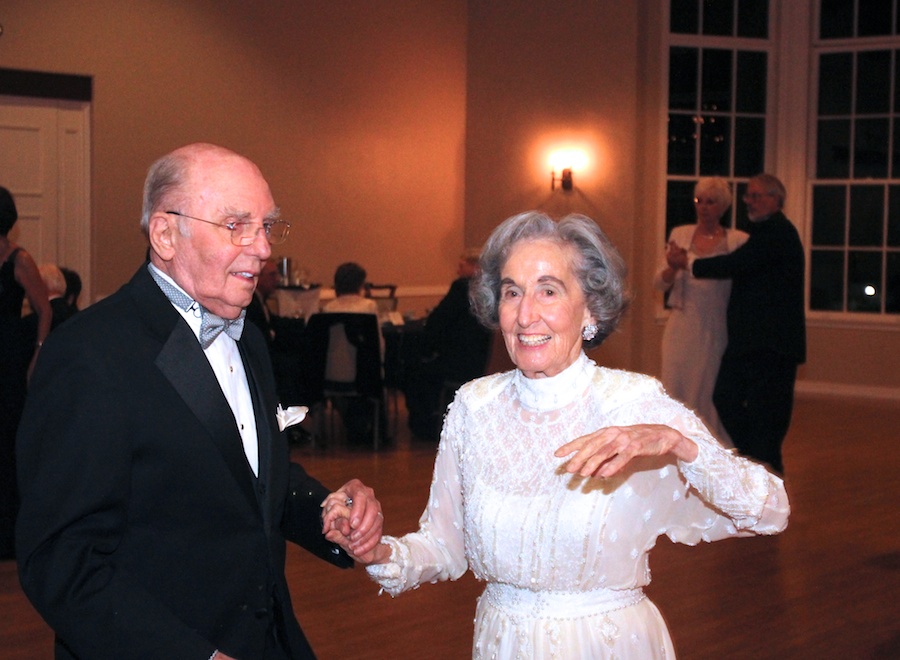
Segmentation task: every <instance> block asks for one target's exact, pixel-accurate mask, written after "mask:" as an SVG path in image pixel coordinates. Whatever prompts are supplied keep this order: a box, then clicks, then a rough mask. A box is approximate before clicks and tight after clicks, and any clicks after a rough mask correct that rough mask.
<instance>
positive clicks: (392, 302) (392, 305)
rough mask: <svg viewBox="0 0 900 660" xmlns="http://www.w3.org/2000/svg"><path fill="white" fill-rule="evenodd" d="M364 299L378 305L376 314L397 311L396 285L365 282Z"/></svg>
mask: <svg viewBox="0 0 900 660" xmlns="http://www.w3.org/2000/svg"><path fill="white" fill-rule="evenodd" d="M365 291H366V298H371V299H372V300H374V301H375V304H376V305H378V313H379V314H384V313H385V312H396V311H397V303H398V302H399V301H398V300H397V285H396V284H372V283H371V282H366V285H365Z"/></svg>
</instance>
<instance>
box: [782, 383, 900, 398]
mask: <svg viewBox="0 0 900 660" xmlns="http://www.w3.org/2000/svg"><path fill="white" fill-rule="evenodd" d="M794 389H795V391H796V393H797V395H798V396H806V397H823V396H824V397H840V398H861V399H878V400H889V401H900V387H879V386H873V385H853V384H848V383H828V382H825V381H809V380H798V381H797V384H796V386H795V388H794Z"/></svg>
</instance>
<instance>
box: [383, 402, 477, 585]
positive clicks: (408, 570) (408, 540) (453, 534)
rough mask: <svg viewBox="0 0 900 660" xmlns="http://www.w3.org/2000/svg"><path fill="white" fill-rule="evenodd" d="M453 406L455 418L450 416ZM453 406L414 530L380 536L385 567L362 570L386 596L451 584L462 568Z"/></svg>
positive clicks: (459, 483) (461, 536) (456, 426)
mask: <svg viewBox="0 0 900 660" xmlns="http://www.w3.org/2000/svg"><path fill="white" fill-rule="evenodd" d="M453 408H457V411H456V412H457V414H456V415H454V414H453V412H454V411H453ZM458 408H459V406H458V405H457V404H453V406H451V412H450V414H448V420H447V427H446V428H445V430H444V432H443V434H442V436H441V443H440V446H439V447H438V454H437V458H436V459H435V464H434V476H433V478H432V482H431V491H430V494H429V497H428V505H427V507H426V508H425V511H424V513H423V514H422V517H421V518H420V519H419V530H418V531H417V532H413V533H410V534H407V535H405V536H403V537H401V538H396V537H392V536H385V537H383V539H382V543H385V544H386V545H388V546H390V548H391V556H390V559H389V560H388V562H387V563H386V564H372V565H370V566H367V567H366V571H367V572H368V574H369V576H370V577H371V578H372V579H373V580H375V581H376V582H377V583H378V584H379V585H381V588H382V589H384V591H387V592H388V593H389V594H391V596H397V595H398V594H400V593H402V592H404V591H406V590H408V589H415V588H417V587H418V586H419V585H420V584H424V583H426V582H432V583H433V582H438V581H442V580H456V579H458V578H459V577H461V576H462V575H463V574H464V573H465V572H466V569H467V568H468V563H467V561H466V556H465V540H464V538H463V510H462V493H461V479H460V470H459V458H458V454H457V451H456V449H455V442H454V441H453V438H454V435H455V434H454V433H453V432H452V431H451V430H450V429H451V428H456V429H458V428H460V424H459V423H458V422H457V423H454V421H453V420H454V419H456V418H458V416H459V413H460V411H459V410H458Z"/></svg>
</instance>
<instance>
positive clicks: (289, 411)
mask: <svg viewBox="0 0 900 660" xmlns="http://www.w3.org/2000/svg"><path fill="white" fill-rule="evenodd" d="M308 412H309V408H307V407H306V406H288V407H287V408H282V407H281V404H280V403H279V404H278V408H277V409H276V410H275V418H276V419H277V420H278V430H279V431H284V430H285V429H286V428H287V427H289V426H293V425H294V424H299V423H300V422H302V421H303V420H304V419H305V418H306V413H308Z"/></svg>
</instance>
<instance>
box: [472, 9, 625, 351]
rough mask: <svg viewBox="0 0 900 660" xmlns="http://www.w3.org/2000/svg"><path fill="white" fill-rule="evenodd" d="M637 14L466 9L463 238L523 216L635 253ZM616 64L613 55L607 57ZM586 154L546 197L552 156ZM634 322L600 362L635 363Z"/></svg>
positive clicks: (479, 238)
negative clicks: (562, 220)
mask: <svg viewBox="0 0 900 660" xmlns="http://www.w3.org/2000/svg"><path fill="white" fill-rule="evenodd" d="M636 24H637V12H636V10H635V7H634V5H633V3H623V2H615V1H613V0H606V1H602V2H597V1H596V0H595V1H593V2H591V1H589V0H585V1H581V2H565V3H552V4H551V3H526V2H514V3H504V2H485V1H477V2H476V1H473V2H470V3H469V49H468V56H469V78H468V86H467V89H468V99H467V103H466V114H467V133H466V237H467V240H468V242H470V243H476V244H477V243H481V242H483V241H484V240H485V239H486V238H487V236H488V235H489V234H490V232H491V230H492V229H493V228H494V227H495V226H496V225H497V223H499V222H500V221H502V220H503V219H504V218H506V217H508V216H510V215H512V214H514V213H519V212H521V211H526V210H529V209H535V208H539V209H543V210H546V211H548V212H549V213H551V214H552V215H555V216H560V215H564V214H565V213H569V212H579V213H585V214H587V215H589V216H590V217H592V218H594V219H595V220H597V221H598V222H599V223H600V225H601V226H602V227H603V229H604V230H605V231H606V232H607V234H608V235H609V236H610V238H611V239H612V241H613V242H614V243H615V244H616V245H617V246H618V248H619V249H620V251H621V252H622V254H623V256H624V257H625V258H626V260H627V261H628V263H629V264H631V262H632V258H631V257H632V252H633V249H634V243H633V241H634V237H635V235H634V223H635V218H636V210H635V204H634V199H635V197H634V188H635V154H634V144H635V135H636V134H637V132H638V128H639V124H638V122H637V116H636V107H637V94H636V84H637V77H636V76H635V71H636V65H635V60H636V55H637V42H636V40H635V35H636V33H637V25H636ZM604 53H608V54H612V53H614V54H615V57H612V56H604ZM569 144H576V145H582V146H584V147H585V148H586V150H587V151H588V152H589V155H590V158H591V161H590V163H589V165H588V166H587V168H586V169H585V170H584V171H580V172H576V173H575V175H574V182H575V189H574V190H572V191H570V192H566V191H562V190H560V189H559V187H558V185H557V189H556V191H553V192H551V190H550V164H549V161H548V156H549V153H550V152H551V151H552V150H553V148H555V147H558V146H564V145H569ZM633 321H634V318H633V317H629V318H628V320H626V322H625V323H624V324H623V326H622V330H621V331H620V332H619V333H617V334H616V335H614V336H613V337H612V338H610V339H609V340H608V341H607V343H606V344H605V345H604V346H603V347H602V348H601V349H600V351H599V352H598V358H599V359H601V360H602V361H603V362H604V363H606V364H610V365H614V366H629V365H631V364H632V361H633V356H632V353H633V351H634V342H633V341H632V339H633V335H632V332H633V327H632V326H633Z"/></svg>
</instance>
